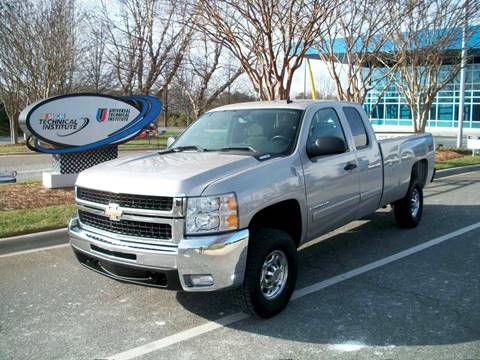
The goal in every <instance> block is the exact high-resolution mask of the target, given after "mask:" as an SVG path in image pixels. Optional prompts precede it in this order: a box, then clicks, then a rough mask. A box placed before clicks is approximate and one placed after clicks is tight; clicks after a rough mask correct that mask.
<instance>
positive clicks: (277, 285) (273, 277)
mask: <svg viewBox="0 0 480 360" xmlns="http://www.w3.org/2000/svg"><path fill="white" fill-rule="evenodd" d="M287 278H288V260H287V257H286V256H285V254H284V253H283V251H281V250H274V251H272V252H271V253H270V254H268V256H267V257H266V259H265V261H264V263H263V265H262V274H261V276H260V290H261V291H262V294H263V296H264V297H265V299H267V300H273V299H275V298H276V297H277V296H278V295H280V294H281V293H282V291H283V289H284V288H285V284H286V283H287Z"/></svg>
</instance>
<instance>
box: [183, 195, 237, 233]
mask: <svg viewBox="0 0 480 360" xmlns="http://www.w3.org/2000/svg"><path fill="white" fill-rule="evenodd" d="M236 229H238V209H237V199H236V197H235V194H233V193H231V194H226V195H221V196H202V197H192V198H187V215H186V219H185V230H186V231H185V233H186V235H194V234H202V233H211V232H222V231H229V230H236Z"/></svg>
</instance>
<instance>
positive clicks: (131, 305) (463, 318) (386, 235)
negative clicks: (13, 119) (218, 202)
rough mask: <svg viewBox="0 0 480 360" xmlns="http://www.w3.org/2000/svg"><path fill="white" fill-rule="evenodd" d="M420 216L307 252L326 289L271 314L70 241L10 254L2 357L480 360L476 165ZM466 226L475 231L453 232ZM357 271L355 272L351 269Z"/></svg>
mask: <svg viewBox="0 0 480 360" xmlns="http://www.w3.org/2000/svg"><path fill="white" fill-rule="evenodd" d="M424 211H425V212H424V218H423V220H422V223H421V224H420V226H419V227H418V228H416V229H412V230H404V229H399V228H397V227H396V225H395V222H394V219H393V214H392V212H391V209H389V208H387V209H383V210H380V211H378V212H377V213H375V214H374V215H372V216H370V217H368V218H367V219H363V220H360V221H356V222H354V223H352V224H350V225H348V226H346V227H343V228H341V229H339V230H337V231H335V232H333V233H330V234H328V235H326V236H324V237H322V238H320V239H318V240H317V241H315V242H313V243H310V244H308V245H307V246H304V247H302V248H301V249H300V251H299V260H300V271H299V276H298V286H297V289H304V288H306V287H309V286H312V285H314V284H317V285H318V284H319V283H321V284H323V285H321V286H319V289H318V291H312V292H311V293H309V294H306V295H305V294H304V293H302V292H301V291H300V292H297V298H296V299H295V300H294V301H292V303H291V304H290V305H289V306H288V307H287V309H286V310H285V311H284V312H283V313H281V314H280V315H279V316H277V317H275V318H273V319H270V320H268V321H265V320H263V321H261V320H255V319H252V318H245V316H243V315H242V314H239V308H238V307H237V306H236V305H234V304H233V303H232V301H231V293H229V292H223V293H216V294H185V293H176V292H172V291H162V290H158V289H151V288H144V287H140V286H136V285H129V284H121V283H118V282H115V281H113V280H110V279H108V278H104V277H102V276H100V275H97V274H95V273H93V272H91V271H88V270H86V269H84V268H82V267H81V266H80V265H78V264H77V262H76V260H75V259H74V257H73V255H72V253H71V251H70V249H69V248H68V247H61V248H56V249H51V250H46V251H39V252H34V253H29V254H24V255H14V256H4V257H0V271H1V274H2V276H1V280H0V281H1V285H0V313H1V314H2V316H1V317H0V335H1V336H0V353H1V354H2V358H6V359H10V358H11V359H45V358H72V359H92V358H106V357H110V356H113V358H116V359H121V358H132V357H134V356H139V357H140V358H142V359H158V358H165V359H166V358H179V359H187V358H195V359H202V358H205V359H211V358H222V359H225V358H259V359H265V358H267V359H298V358H300V359H303V358H305V359H306V358H335V357H341V358H352V357H356V358H372V357H379V358H425V359H431V358H448V359H451V358H478V357H480V326H478V324H480V276H479V274H480V262H479V261H478V258H479V255H480V236H478V234H479V233H480V227H478V228H476V229H473V228H467V227H469V226H471V225H472V224H477V223H478V222H479V221H480V173H478V172H477V173H470V174H464V175H456V176H452V177H448V178H443V179H439V180H438V181H436V182H435V183H434V184H432V185H431V186H430V187H429V188H428V189H426V190H425V209H424ZM458 229H466V230H464V233H463V234H460V235H458V236H455V233H454V234H453V235H451V236H450V237H449V236H447V237H444V236H445V235H448V234H452V232H455V231H456V230H458ZM442 237H443V238H442ZM439 238H440V239H441V240H442V241H441V242H439V243H438V244H436V245H432V246H429V247H427V248H426V249H424V250H421V251H415V252H413V253H412V254H410V255H409V256H402V257H400V258H398V259H396V260H395V261H390V260H388V261H387V262H386V263H381V264H380V265H378V266H375V267H372V268H369V267H368V266H369V264H372V263H374V264H375V262H378V261H381V260H384V259H390V258H389V257H391V256H392V255H394V254H398V253H401V252H402V251H405V250H408V249H416V248H415V247H416V246H419V245H422V244H430V243H429V241H431V240H432V239H439ZM358 269H361V270H360V271H358ZM362 269H363V270H362ZM367 270H368V271H367ZM352 271H357V273H355V275H356V276H353V277H350V278H346V277H345V274H349V272H350V273H351V272H352ZM329 279H330V280H331V279H333V280H332V281H331V282H327V283H325V280H327V281H328V280H329ZM322 282H323V283H322ZM299 294H300V295H299ZM231 316H233V318H232V317H231ZM232 319H233V320H238V321H233V320H232ZM219 322H220V324H224V325H219ZM195 335H197V336H195ZM152 350H154V351H152ZM125 351H130V352H128V353H125ZM116 355H118V356H116Z"/></svg>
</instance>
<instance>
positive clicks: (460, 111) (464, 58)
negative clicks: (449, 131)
mask: <svg viewBox="0 0 480 360" xmlns="http://www.w3.org/2000/svg"><path fill="white" fill-rule="evenodd" d="M464 11H465V15H464V16H465V18H464V23H463V30H462V60H461V69H460V101H459V104H458V132H457V148H461V147H462V140H463V119H464V117H465V111H464V107H465V67H466V65H467V29H468V0H465V9H464Z"/></svg>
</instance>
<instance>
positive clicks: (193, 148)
mask: <svg viewBox="0 0 480 360" xmlns="http://www.w3.org/2000/svg"><path fill="white" fill-rule="evenodd" d="M188 150H196V151H205V150H204V149H202V148H201V147H200V146H197V145H188V146H176V147H174V148H172V151H175V152H180V151H188Z"/></svg>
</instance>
